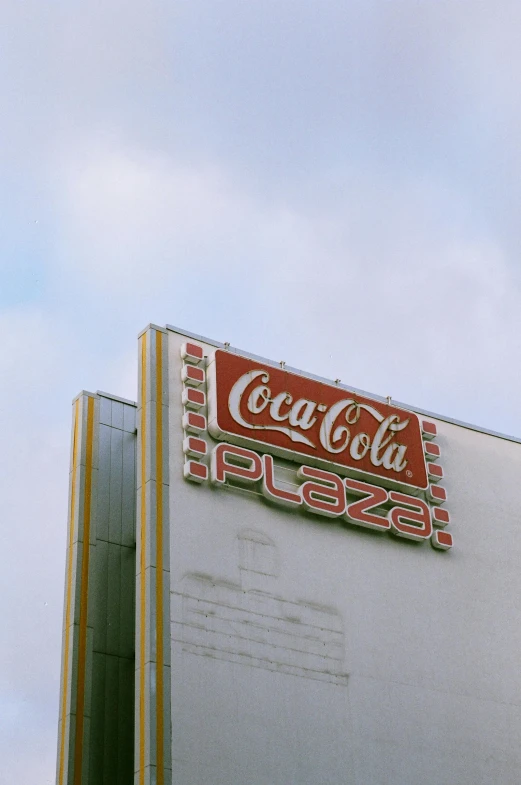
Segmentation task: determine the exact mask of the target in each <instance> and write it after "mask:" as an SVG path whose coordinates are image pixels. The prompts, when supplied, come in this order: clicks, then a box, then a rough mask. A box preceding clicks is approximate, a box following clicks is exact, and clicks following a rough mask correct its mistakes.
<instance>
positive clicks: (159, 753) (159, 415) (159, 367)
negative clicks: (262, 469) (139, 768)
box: [156, 330, 165, 785]
mask: <svg viewBox="0 0 521 785" xmlns="http://www.w3.org/2000/svg"><path fill="white" fill-rule="evenodd" d="M163 662H164V653H163V334H162V333H161V332H159V330H158V331H157V332H156V685H157V689H156V722H157V734H156V742H157V748H156V758H157V760H156V764H157V769H156V776H157V785H164V777H165V769H164V736H163V734H164V719H163V713H164V695H163V689H164V687H163Z"/></svg>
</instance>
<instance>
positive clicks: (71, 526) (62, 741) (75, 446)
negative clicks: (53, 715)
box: [58, 400, 80, 785]
mask: <svg viewBox="0 0 521 785" xmlns="http://www.w3.org/2000/svg"><path fill="white" fill-rule="evenodd" d="M79 407H80V402H79V400H77V401H76V403H75V404H74V425H73V434H74V435H73V441H72V478H71V506H70V510H69V547H68V550H67V580H66V587H67V593H66V600H65V631H64V652H63V673H62V706H61V715H62V717H61V719H62V721H61V729H60V763H59V769H58V785H63V775H64V773H65V737H66V727H67V696H68V694H69V643H70V632H69V627H70V622H71V599H72V573H73V569H72V556H73V543H74V507H75V502H76V472H77V468H78V422H79V416H78V415H79Z"/></svg>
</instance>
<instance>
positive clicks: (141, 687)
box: [139, 333, 147, 785]
mask: <svg viewBox="0 0 521 785" xmlns="http://www.w3.org/2000/svg"><path fill="white" fill-rule="evenodd" d="M146 370H147V336H146V333H145V334H144V335H143V337H142V339H141V456H140V458H141V519H140V529H141V531H140V548H141V559H140V570H141V579H140V586H141V604H140V630H139V642H140V646H139V649H140V651H139V662H140V671H139V783H140V785H144V784H145V655H146V647H145V634H146V630H145V621H146V613H145V600H146V597H145V591H146V576H145V569H146V558H145V555H146V554H145V548H146V528H145V524H146V492H145V490H146V489H145V481H146V466H145V459H146V392H147V385H146Z"/></svg>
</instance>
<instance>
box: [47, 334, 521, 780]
mask: <svg viewBox="0 0 521 785" xmlns="http://www.w3.org/2000/svg"><path fill="white" fill-rule="evenodd" d="M138 368H139V377H138V384H137V405H136V404H134V403H133V402H130V401H126V400H123V399H119V398H117V397H115V396H111V395H108V394H105V393H96V394H91V393H82V394H80V395H79V396H78V398H77V399H75V401H74V403H73V428H72V446H71V472H70V504H69V509H70V514H69V525H68V535H67V536H68V541H67V568H66V582H65V601H64V628H63V647H62V691H61V696H60V717H59V735H58V759H57V783H58V785H94V784H95V785H101V784H102V783H111V784H112V783H121V785H127V784H128V785H130V783H132V782H134V783H135V785H171V784H172V785H174V784H175V785H203V783H204V785H207V783H212V785H225V784H226V785H230V783H233V784H234V785H318V783H320V784H321V785H326V783H327V784H328V785H329V784H330V785H341V784H342V785H343V783H353V785H409V783H410V785H413V783H414V785H417V783H418V782H422V783H426V784H427V785H442V784H443V785H445V784H446V785H456V783H457V785H467V783H468V785H471V783H472V785H477V784H478V783H483V785H485V783H487V785H488V784H489V783H501V785H509V784H510V783H512V784H513V783H517V782H518V780H519V774H518V772H519V766H520V763H521V752H520V751H519V750H520V746H519V737H520V734H521V675H520V673H521V671H520V669H519V667H518V660H519V654H518V652H519V651H520V650H521V647H520V642H519V641H518V638H519V637H521V599H520V597H521V577H520V574H519V570H518V561H519V551H521V536H520V535H519V527H518V506H519V505H518V500H517V487H518V485H517V478H518V477H519V476H520V470H521V444H520V442H519V440H516V439H514V438H510V437H506V436H502V435H499V434H493V433H491V432H487V431H484V430H482V429H479V428H476V427H473V426H470V425H468V424H464V423H458V422H455V421H453V420H451V419H449V418H446V417H441V416H438V415H433V414H431V413H426V412H421V411H418V410H415V409H414V408H413V407H409V406H404V405H401V404H400V405H397V404H395V402H394V401H392V400H390V399H384V398H381V397H379V396H376V395H369V394H367V393H364V392H362V391H360V390H357V389H355V388H352V387H347V386H345V385H342V384H340V383H339V382H336V383H334V382H331V381H327V380H323V379H318V378H316V377H313V376H312V375H310V374H305V373H303V372H301V371H296V370H294V369H290V368H288V367H286V366H285V364H284V363H277V362H271V361H267V360H265V359H263V358H259V357H255V356H252V355H249V354H248V353H245V352H242V351H238V350H235V349H233V348H232V347H230V346H229V345H227V344H225V345H221V344H218V343H217V342H214V341H211V340H209V339H205V338H202V337H200V336H195V335H193V334H190V333H186V332H185V331H182V330H178V329H177V328H173V327H166V328H162V327H157V326H155V325H150V326H149V327H148V328H147V329H146V330H144V331H143V332H142V333H141V335H140V336H139V362H138Z"/></svg>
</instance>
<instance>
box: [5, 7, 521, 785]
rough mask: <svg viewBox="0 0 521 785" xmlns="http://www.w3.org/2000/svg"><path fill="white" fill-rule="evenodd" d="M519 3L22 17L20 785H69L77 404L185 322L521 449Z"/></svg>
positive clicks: (117, 382) (17, 405) (17, 494)
mask: <svg viewBox="0 0 521 785" xmlns="http://www.w3.org/2000/svg"><path fill="white" fill-rule="evenodd" d="M520 30H521V5H520V4H519V3H518V2H514V1H513V0H512V1H511V2H507V0H495V2H491V0H488V2H484V1H483V2H482V1H481V0H422V1H421V2H420V0H385V1H384V0H363V1H362V0H248V2H245V1H244V0H174V2H171V0H168V1H167V0H152V1H151V2H150V0H149V1H148V2H144V0H125V2H123V0H104V1H103V2H100V1H99V0H96V1H95V0H86V2H83V3H79V2H73V0H59V1H58V0H54V2H53V1H52V0H49V2H45V3H43V2H41V0H24V1H23V2H20V0H4V4H3V8H2V23H1V25H0V51H1V52H2V56H1V58H0V95H1V96H2V98H3V112H2V123H1V124H0V176H1V188H0V327H1V328H2V336H3V343H2V353H1V366H0V367H1V368H2V371H3V373H2V374H1V375H0V432H1V433H2V439H3V443H2V450H0V491H1V498H2V500H3V505H2V510H1V519H0V523H1V526H0V537H1V545H2V547H1V549H0V553H1V554H2V555H1V556H0V560H1V564H0V568H1V569H0V589H2V590H1V591H0V598H1V599H0V615H1V617H2V619H3V624H4V634H3V635H2V642H1V643H0V759H1V760H2V766H1V768H0V785H11V784H12V783H13V782H16V783H19V784H20V785H34V783H36V782H38V783H43V784H44V785H46V783H51V782H53V781H54V761H55V743H56V742H55V739H56V730H57V708H58V689H59V685H58V678H59V666H60V663H59V657H60V635H61V632H60V626H61V618H62V596H63V595H62V590H63V570H64V555H65V527H66V515H67V512H66V500H67V472H68V450H69V426H70V401H71V399H72V398H73V396H74V395H75V394H76V393H77V392H78V391H79V390H80V389H92V390H95V389H105V390H108V391H111V392H114V393H116V394H119V395H123V396H125V397H129V398H133V397H135V395H136V382H135V377H136V335H137V333H138V331H139V330H140V329H141V328H142V327H144V326H145V325H146V324H147V323H148V322H151V321H153V322H155V323H159V324H164V323H167V322H168V323H172V324H176V325H179V326H184V327H186V328H187V329H189V330H193V331H195V332H199V333H202V334H206V335H209V336H211V337H214V338H216V339H218V340H222V341H225V340H226V341H230V342H232V343H233V344H235V345H237V346H239V347H243V348H245V349H247V350H249V351H253V352H256V353H258V354H261V355H265V356H268V357H271V358H273V359H284V360H286V361H287V362H288V364H291V365H293V366H297V367H302V368H304V369H307V370H309V371H311V372H314V373H317V374H321V375H324V376H328V377H331V378H337V377H340V378H341V379H342V380H343V381H344V382H345V383H347V384H349V383H351V384H353V385H354V386H356V387H360V388H363V389H367V390H369V391H372V392H375V393H379V394H383V395H389V394H390V395H392V396H393V397H395V398H396V399H398V400H403V401H407V402H410V403H412V404H416V405H418V406H420V407H423V408H427V409H431V410H434V411H439V412H442V413H444V414H447V415H449V416H453V417H457V418H460V419H463V420H470V421H472V422H476V423H478V424H481V425H483V426H485V427H489V428H493V429H497V430H501V431H506V432H508V433H512V434H517V435H521V413H520V409H519V401H520V400H521V379H520V373H519V370H518V369H519V356H520V342H521V311H520V307H519V303H520V296H519V295H520V289H521V278H520V274H521V266H520V257H521V229H520V226H521V224H520V221H519V213H520V205H521V153H520V149H521V148H520V146H519V139H520V138H521V99H520V97H519V96H520V91H519V81H520V76H521V41H520V33H519V31H520Z"/></svg>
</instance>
